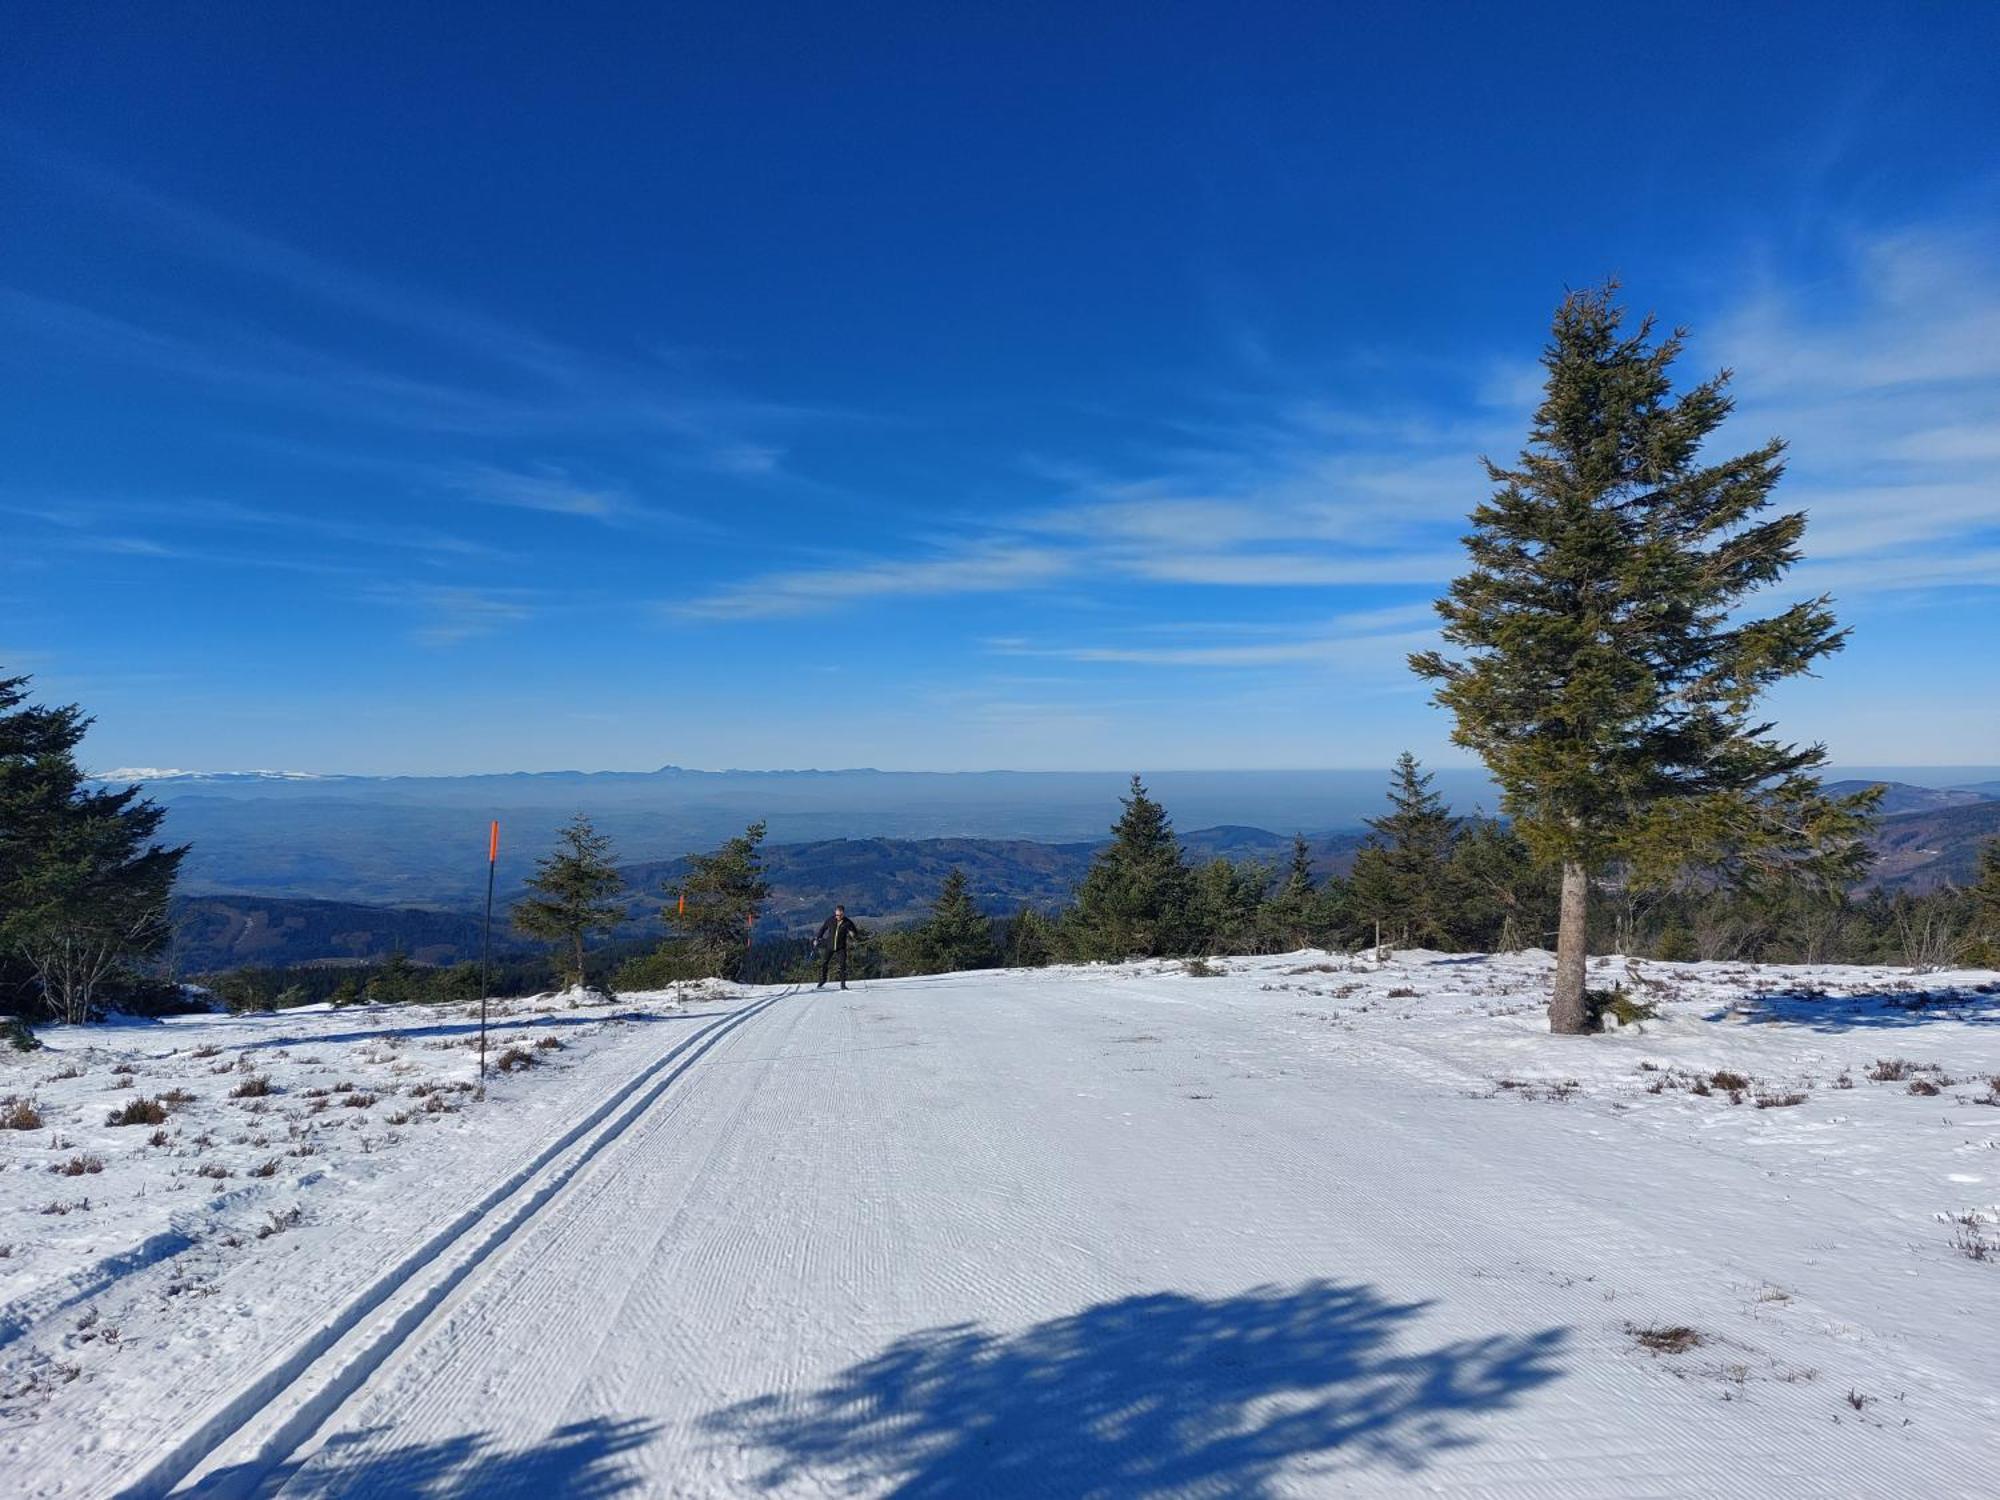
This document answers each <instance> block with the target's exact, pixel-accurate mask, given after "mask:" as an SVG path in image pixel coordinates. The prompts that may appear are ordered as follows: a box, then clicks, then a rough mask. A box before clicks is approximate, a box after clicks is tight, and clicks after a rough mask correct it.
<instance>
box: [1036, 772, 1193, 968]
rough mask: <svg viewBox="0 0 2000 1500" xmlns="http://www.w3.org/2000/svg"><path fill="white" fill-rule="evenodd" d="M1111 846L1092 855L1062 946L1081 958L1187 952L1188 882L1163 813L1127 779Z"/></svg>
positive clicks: (1142, 787)
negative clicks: (1127, 782) (1127, 789)
mask: <svg viewBox="0 0 2000 1500" xmlns="http://www.w3.org/2000/svg"><path fill="white" fill-rule="evenodd" d="M1122 800H1123V801H1124V804H1125V811H1124V814H1123V815H1122V816H1121V817H1120V818H1119V819H1118V821H1117V822H1116V823H1114V824H1113V825H1112V827H1111V842H1110V843H1109V844H1107V845H1105V847H1104V848H1102V849H1100V850H1099V851H1098V853H1097V857H1096V859H1095V860H1093V861H1092V863H1091V866H1090V871H1089V873H1088V874H1086V875H1085V876H1084V878H1083V883H1082V884H1081V885H1080V886H1078V888H1077V893H1076V905H1075V906H1073V907H1072V908H1071V909H1070V911H1069V913H1068V914H1067V916H1066V917H1065V918H1064V920H1063V946H1064V948H1065V950H1066V951H1067V952H1068V953H1069V955H1070V956H1072V957H1074V958H1084V959H1119V958H1131V957H1149V958H1150V957H1154V956H1157V955H1160V954H1176V953H1184V952H1186V951H1187V946H1188V943H1189V941H1190V936H1191V925H1192V916H1193V912H1192V909H1191V908H1192V897H1193V883H1192V881H1191V879H1190V877H1189V874H1188V868H1187V862H1186V860H1185V859H1184V858H1183V857H1182V855H1181V846H1180V841H1179V840H1178V839H1176V838H1175V837H1174V829H1173V824H1172V823H1171V822H1170V821H1169V820H1168V818H1167V810H1166V809H1165V808H1164V807H1162V806H1160V804H1159V803H1157V802H1155V801H1154V800H1153V799H1152V798H1151V797H1149V796H1147V795H1146V787H1145V783H1144V782H1142V781H1140V779H1139V778H1138V777H1137V776H1134V777H1133V778H1132V789H1131V791H1130V792H1129V793H1127V794H1126V796H1125V797H1124V798H1123V799H1122Z"/></svg>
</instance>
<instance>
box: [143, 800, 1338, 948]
mask: <svg viewBox="0 0 2000 1500" xmlns="http://www.w3.org/2000/svg"><path fill="white" fill-rule="evenodd" d="M1361 837H1362V836H1361V835H1360V834H1359V833H1347V834H1328V835H1322V836H1321V837H1319V838H1316V839H1313V840H1310V841H1309V842H1310V843H1311V845H1312V850H1313V867H1314V869H1315V871H1317V872H1318V873H1319V874H1321V875H1328V874H1334V873H1342V874H1344V873H1345V872H1346V871H1347V870H1348V869H1350V868H1351V867H1352V866H1353V863H1354V851H1355V849H1356V848H1357V847H1358V846H1359V845H1360V843H1361ZM1181 844H1182V847H1183V848H1185V849H1186V850H1187V851H1188V855H1189V857H1190V858H1193V859H1198V860H1206V859H1213V858H1215V857H1216V856H1218V855H1226V856H1227V857H1228V858H1230V859H1236V860H1245V859H1254V860H1261V861H1263V862H1264V863H1265V864H1267V865H1270V866H1272V867H1273V868H1276V867H1277V866H1278V865H1279V864H1281V863H1282V862H1283V861H1285V860H1287V859H1289V858H1290V856H1291V838H1290V837H1289V836H1283V837H1281V836H1280V835H1278V834H1274V833H1268V832H1266V831H1265V830H1263V829H1261V828H1240V827H1225V828H1204V829H1198V830H1196V831H1194V832H1192V833H1189V834H1185V835H1183V836H1182V838H1181ZM1098 847H1099V843H1098V841H1091V842H1079V843H1065V844H1043V843H1036V842H1034V841H1032V840H1028V839H824V840H820V841H817V842H814V843H807V844H776V845H768V844H767V845H766V846H765V848H764V866H765V870H766V873H767V877H768V879H769V881H770V884H771V901H770V903H769V906H768V907H767V908H766V913H765V918H764V921H763V923H762V924H761V926H760V930H761V931H762V932H764V933H766V934H767V935H774V934H778V933H787V932H790V933H797V932H803V931H807V930H809V929H811V928H812V927H814V926H816V925H818V923H819V922H820V921H821V919H822V918H824V917H825V915H826V914H827V912H828V911H830V910H832V908H833V905H834V903H835V902H837V901H838V902H843V903H845V904H846V905H847V906H848V908H849V909H850V910H851V911H852V912H853V913H854V915H855V916H856V917H857V918H858V919H860V920H861V921H862V922H863V924H864V925H874V924H881V925H884V926H894V925H896V924H897V923H901V922H907V921H910V920H912V919H914V918H916V917H918V916H921V915H922V914H923V912H924V911H925V910H926V909H927V908H928V907H929V906H930V904H931V902H932V900H933V899H934V898H935V897H936V896H937V892H938V887H939V886H940V885H942V884H943V883H944V877H945V874H946V872H948V871H949V870H951V869H953V868H954V867H956V868H958V869H961V870H963V871H965V873H966V876H967V878H968V879H969V880H970V882H971V885H972V894H973V899H974V900H975V901H976V902H978V904H979V906H980V907H981V908H982V909H983V910H985V911H988V912H991V913H995V914H1002V913H1007V912H1012V911H1015V910H1018V909H1019V908H1020V907H1021V906H1022V905H1024V904H1026V905H1034V906H1039V907H1042V908H1044V909H1047V908H1052V907H1055V906H1059V905H1061V904H1062V903H1063V902H1065V901H1067V900H1068V899H1069V896H1070V893H1071V892H1072V891H1073V890H1074V889H1075V886H1076V883H1077V881H1079V880H1081V879H1082V878H1083V874H1084V872H1085V871H1086V870H1087V869H1088V868H1089V867H1090V859H1091V855H1092V854H1094V853H1095V852H1096V850H1097V848H1098ZM686 868H687V862H686V860H685V859H671V860H647V861H642V862H640V863H637V864H632V865H626V866H623V867H621V873H622V874H623V875H624V877H625V883H626V886H627V888H628V890H629V891H630V892H631V899H632V910H633V914H634V916H633V921H632V922H631V923H630V924H628V926H627V927H626V928H625V929H624V931H623V932H622V933H620V934H619V935H620V936H627V937H639V936H644V935H646V934H649V933H650V934H658V933H659V932H660V930H661V929H660V927H659V926H658V917H659V913H660V909H661V908H662V907H663V906H664V905H665V904H666V902H667V899H668V897H667V895H666V892H667V890H668V889H669V888H670V887H671V885H672V884H673V883H674V882H675V881H677V880H678V879H679V878H680V877H681V875H682V874H684V873H685V871H686ZM176 930H177V932H178V934H179V939H178V946H177V951H176V957H177V959H178V961H179V964H180V966H181V968H182V969H183V970H184V971H185V972H189V973H204V972H208V971H212V970H216V969H224V968H231V967H234V966H236V965H238V964H292V963H322V962H330V961H331V962H338V961H343V960H356V959H365V958H381V957H383V956H385V955H387V954H388V953H390V952H391V951H393V950H395V949H397V948H401V949H402V950H403V951H404V952H406V953H408V954H409V955H410V957H411V958H413V959H416V960H417V961H418V962H420V963H440V964H442V963H455V962H457V961H459V960H461V959H467V958H476V957H477V956H478V954H479V932H480V921H479V918H478V917H477V916H476V915H475V914H473V913H472V912H471V911H469V910H467V911H429V910H423V909H413V908H408V907H393V906H377V905H370V904H366V903H360V902H347V901H320V900H299V899H294V898H288V897H283V896H237V895H205V896H184V897H182V898H181V899H180V900H179V901H177V902H176ZM494 936H495V948H496V951H500V952H512V951H515V950H518V949H521V948H524V947H527V946H530V945H528V944H525V943H522V942H521V941H520V940H518V939H516V938H515V937H514V936H513V934H512V933H511V932H510V931H509V930H508V929H507V927H506V916H505V907H504V905H503V906H502V908H501V910H500V912H499V914H498V915H497V916H496V919H495V924H494Z"/></svg>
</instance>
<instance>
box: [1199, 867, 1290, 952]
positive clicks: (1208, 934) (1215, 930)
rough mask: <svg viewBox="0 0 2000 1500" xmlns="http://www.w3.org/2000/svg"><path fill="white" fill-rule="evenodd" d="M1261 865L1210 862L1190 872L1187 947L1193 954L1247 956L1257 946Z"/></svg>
mask: <svg viewBox="0 0 2000 1500" xmlns="http://www.w3.org/2000/svg"><path fill="white" fill-rule="evenodd" d="M1270 883H1271V877H1270V873H1269V871H1267V870H1266V869H1265V868H1264V867H1263V866H1262V865H1257V864H1249V863H1244V864H1238V863H1236V862H1235V861H1234V860H1228V859H1221V858H1217V859H1212V860H1210V861H1209V862H1208V863H1207V864H1205V865H1202V866H1200V867H1199V868H1197V869H1196V870H1195V871H1194V874H1193V879H1192V882H1191V884H1192V887H1193V899H1192V902H1191V905H1190V916H1191V917H1192V924H1191V931H1190V933H1189V946H1190V947H1191V948H1192V949H1193V950H1194V951H1195V952H1197V953H1203V954H1216V953H1247V952H1250V951H1252V950H1254V949H1255V948H1256V947H1257V946H1258V938H1259V935H1260V934H1259V928H1260V927H1261V926H1262V925H1263V923H1262V918H1263V915H1264V892H1265V890H1266V889H1267V888H1268V887H1269V886H1270Z"/></svg>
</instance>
